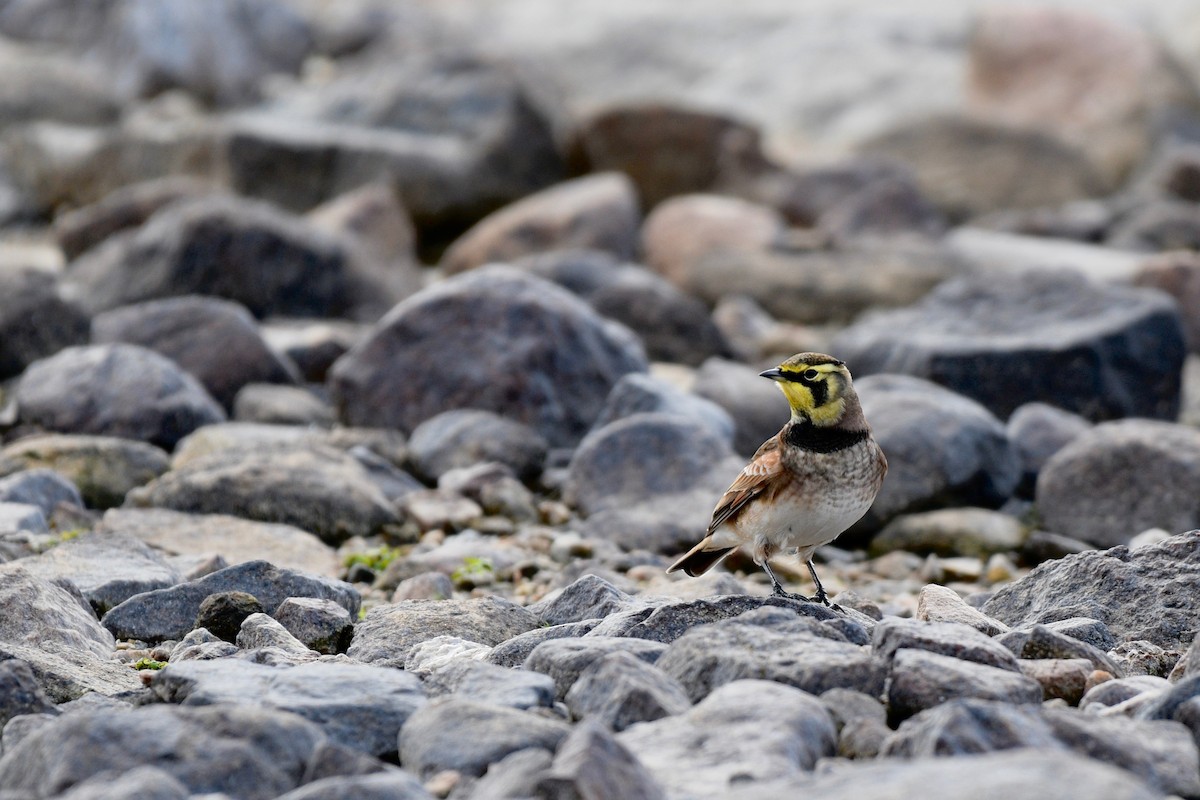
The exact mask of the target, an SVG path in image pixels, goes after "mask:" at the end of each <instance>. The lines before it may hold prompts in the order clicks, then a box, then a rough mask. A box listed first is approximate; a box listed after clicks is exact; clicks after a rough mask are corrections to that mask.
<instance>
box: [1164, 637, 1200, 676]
mask: <svg viewBox="0 0 1200 800" xmlns="http://www.w3.org/2000/svg"><path fill="white" fill-rule="evenodd" d="M1198 672H1200V634H1197V636H1196V638H1194V639H1192V643H1191V644H1189V645H1188V647H1187V650H1185V651H1184V652H1183V655H1182V656H1180V657H1179V661H1178V662H1176V664H1175V666H1174V667H1173V668H1172V669H1171V674H1170V676H1168V677H1170V679H1171V681H1172V682H1178V681H1180V680H1183V679H1184V678H1188V677H1191V676H1192V675H1195V674H1196V673H1198Z"/></svg>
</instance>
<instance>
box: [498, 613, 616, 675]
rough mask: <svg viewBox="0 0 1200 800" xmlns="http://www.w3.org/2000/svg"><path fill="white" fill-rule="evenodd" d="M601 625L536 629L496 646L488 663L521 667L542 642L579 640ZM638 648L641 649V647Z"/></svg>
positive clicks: (584, 623)
mask: <svg viewBox="0 0 1200 800" xmlns="http://www.w3.org/2000/svg"><path fill="white" fill-rule="evenodd" d="M599 623H600V620H598V619H589V620H585V621H582V622H567V623H563V624H562V625H551V626H549V627H545V628H534V629H533V630H531V631H526V632H525V633H522V634H518V635H517V636H514V637H513V638H511V639H509V640H508V641H506V642H502V643H501V644H498V645H496V646H495V647H494V648H492V651H491V652H490V653H488V656H487V659H488V662H489V663H491V664H496V665H498V666H501V667H519V666H521V665H522V664H524V663H525V660H526V659H527V658H529V654H530V653H532V652H533V651H534V649H535V648H537V646H538V645H540V644H541V643H542V642H548V641H550V640H551V639H578V638H580V637H582V636H584V635H585V634H586V633H588V632H589V631H591V630H592V629H593V628H595V627H596V625H598V624H599ZM638 646H639V647H640V645H638Z"/></svg>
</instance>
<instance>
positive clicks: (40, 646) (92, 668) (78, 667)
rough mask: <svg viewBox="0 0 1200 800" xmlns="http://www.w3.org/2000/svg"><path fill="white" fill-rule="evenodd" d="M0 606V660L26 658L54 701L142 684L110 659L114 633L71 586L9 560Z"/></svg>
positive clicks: (0, 581) (3, 569)
mask: <svg viewBox="0 0 1200 800" xmlns="http://www.w3.org/2000/svg"><path fill="white" fill-rule="evenodd" d="M0 606H3V608H4V609H5V613H4V614H3V615H2V616H0V661H2V660H8V659H14V658H15V659H21V660H22V661H25V662H27V663H28V664H29V666H30V668H31V669H32V670H33V674H34V675H35V676H36V678H37V682H38V685H39V686H41V688H42V691H44V692H45V693H46V695H47V696H48V697H50V699H52V700H54V701H55V702H63V701H65V700H73V699H74V698H76V697H79V696H80V695H82V694H84V693H85V692H97V693H99V694H104V695H119V694H122V693H125V692H131V691H134V690H136V689H138V688H139V687H140V685H141V682H140V681H139V680H138V678H137V673H135V672H134V671H133V670H131V669H128V668H127V667H124V666H122V665H119V664H116V663H114V662H113V661H111V660H110V659H111V656H112V652H113V647H114V645H115V642H114V640H113V637H112V634H110V633H109V632H108V631H106V630H105V629H104V628H103V627H101V626H100V623H98V622H97V621H96V617H95V615H94V614H93V613H92V609H91V607H90V606H89V605H88V602H87V601H86V600H84V599H83V597H82V596H81V595H80V594H79V593H78V592H75V591H73V587H69V585H68V586H67V587H64V586H62V585H60V584H57V583H52V582H51V581H48V580H46V579H44V578H40V577H37V576H36V575H33V574H31V573H30V572H29V571H28V570H26V569H24V568H23V567H21V566H20V565H19V563H18V564H5V565H2V566H0ZM0 785H3V784H2V782H0Z"/></svg>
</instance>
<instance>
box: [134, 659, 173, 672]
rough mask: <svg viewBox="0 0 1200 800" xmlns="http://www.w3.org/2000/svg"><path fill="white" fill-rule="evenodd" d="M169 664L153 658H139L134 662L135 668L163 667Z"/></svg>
mask: <svg viewBox="0 0 1200 800" xmlns="http://www.w3.org/2000/svg"><path fill="white" fill-rule="evenodd" d="M166 665H167V662H165V661H155V660H154V659H153V658H139V659H138V660H137V661H136V662H134V664H133V668H134V669H162V668H163V667H165V666H166Z"/></svg>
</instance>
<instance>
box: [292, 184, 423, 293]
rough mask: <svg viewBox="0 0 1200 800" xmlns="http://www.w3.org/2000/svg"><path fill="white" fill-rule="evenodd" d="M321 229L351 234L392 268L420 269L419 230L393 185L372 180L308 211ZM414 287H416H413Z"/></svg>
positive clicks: (311, 218) (312, 220) (417, 274)
mask: <svg viewBox="0 0 1200 800" xmlns="http://www.w3.org/2000/svg"><path fill="white" fill-rule="evenodd" d="M307 216H308V219H309V221H310V222H312V223H313V224H314V225H316V226H317V227H318V228H321V229H323V230H326V231H329V232H330V233H334V234H350V235H352V236H354V237H355V238H357V239H358V241H359V242H360V244H361V245H362V246H363V247H365V248H367V249H368V250H369V251H370V253H371V255H372V256H374V257H375V258H377V259H379V260H380V261H382V262H384V263H387V264H389V265H391V268H392V269H393V270H400V269H405V268H408V269H410V270H413V274H412V279H413V280H414V283H415V282H417V281H419V279H420V275H419V273H417V272H416V271H415V270H416V268H417V266H418V265H417V261H416V259H417V252H416V248H417V231H416V228H414V227H413V221H412V217H410V216H409V214H408V209H406V208H405V207H404V204H403V203H402V202H401V201H400V198H399V196H398V195H397V194H396V191H395V189H394V188H393V187H391V186H389V185H388V184H387V183H384V182H379V183H370V184H367V185H365V186H362V187H360V188H357V189H353V190H351V191H348V192H346V193H345V194H343V195H339V196H338V197H335V198H333V199H332V200H330V201H328V202H326V203H323V204H322V205H320V206H318V207H316V208H314V209H313V210H312V211H310V212H308V215H307ZM414 288H415V287H414Z"/></svg>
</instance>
